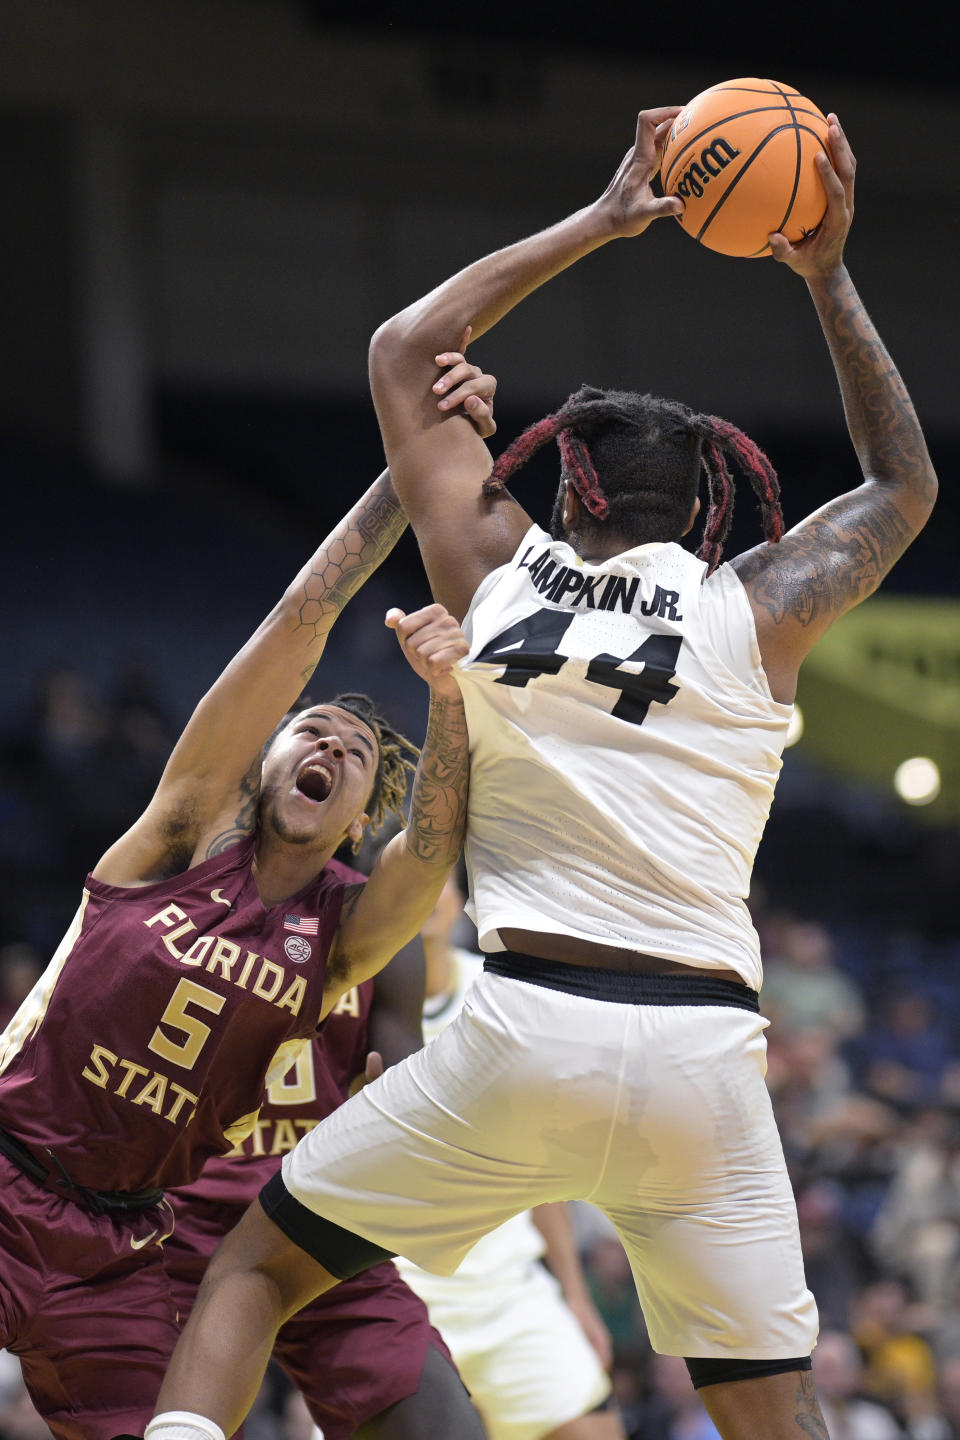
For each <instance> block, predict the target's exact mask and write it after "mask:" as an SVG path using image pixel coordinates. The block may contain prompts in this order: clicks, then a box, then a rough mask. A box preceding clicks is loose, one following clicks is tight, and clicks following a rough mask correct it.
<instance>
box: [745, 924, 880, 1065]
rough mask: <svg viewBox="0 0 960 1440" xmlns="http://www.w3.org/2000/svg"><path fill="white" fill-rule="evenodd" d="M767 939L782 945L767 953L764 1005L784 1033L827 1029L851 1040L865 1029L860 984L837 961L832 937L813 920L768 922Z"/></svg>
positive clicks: (765, 1012) (768, 1014) (767, 1013)
mask: <svg viewBox="0 0 960 1440" xmlns="http://www.w3.org/2000/svg"><path fill="white" fill-rule="evenodd" d="M765 939H766V942H767V943H768V944H769V943H770V942H771V941H772V940H775V941H776V942H777V943H778V946H779V948H778V949H777V950H774V951H772V952H769V953H764V956H763V991H762V993H761V996H760V1008H761V1010H762V1012H763V1014H764V1015H766V1016H767V1018H768V1019H769V1020H770V1021H771V1022H772V1023H773V1025H774V1026H775V1027H776V1028H777V1029H778V1030H779V1031H781V1032H788V1033H794V1032H796V1031H798V1030H806V1029H811V1028H812V1029H818V1030H826V1031H828V1032H829V1033H830V1034H831V1035H833V1036H834V1037H835V1038H836V1039H838V1040H849V1039H850V1037H851V1036H853V1035H857V1034H859V1033H860V1031H861V1030H862V1029H863V1025H864V1021H865V1019H866V1006H865V1004H864V1000H863V995H862V993H861V991H860V987H859V986H858V985H857V984H856V982H855V981H854V980H853V979H852V977H851V976H849V975H847V974H846V973H845V972H844V971H843V970H841V969H840V968H839V967H838V965H837V962H836V954H835V946H834V942H833V937H832V936H831V934H830V932H829V931H828V930H827V929H826V927H825V926H823V925H819V924H817V923H816V922H814V921H812V920H792V921H785V922H783V923H781V924H780V925H779V926H778V927H777V928H776V930H771V928H770V927H769V926H768V927H767V928H766V931H765Z"/></svg>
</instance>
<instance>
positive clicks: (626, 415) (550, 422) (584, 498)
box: [483, 385, 783, 572]
mask: <svg viewBox="0 0 960 1440" xmlns="http://www.w3.org/2000/svg"><path fill="white" fill-rule="evenodd" d="M553 439H556V440H557V443H558V445H559V447H560V459H561V485H560V490H559V492H558V495H557V500H556V504H555V505H554V511H553V518H552V520H551V527H550V528H551V531H552V533H553V535H554V538H556V539H560V538H562V514H563V495H564V483H563V482H566V481H568V480H569V481H570V483H571V484H572V485H573V488H574V490H575V491H576V493H577V495H578V496H579V498H580V500H581V502H582V504H583V506H584V508H585V510H586V511H587V513H588V515H589V516H590V519H589V520H588V521H585V524H587V525H595V526H602V527H604V528H607V527H609V528H610V529H612V530H614V531H616V533H617V534H620V535H623V537H624V538H625V539H626V540H627V541H628V542H629V543H630V544H631V545H642V544H646V543H647V542H649V541H654V540H660V541H669V540H677V539H679V537H680V536H681V535H682V534H683V532H684V530H685V528H686V526H687V524H688V523H689V520H690V513H691V511H692V509H693V504H694V500H695V499H696V495H697V488H698V485H699V476H700V470H701V468H702V469H703V471H704V473H705V474H706V477H707V488H708V500H709V503H708V509H707V518H706V523H705V525H704V531H703V539H702V541H701V544H700V548H699V550H698V551H697V554H698V556H699V558H700V559H701V560H705V561H706V563H707V567H708V572H710V571H713V570H714V569H716V567H717V565H719V563H720V560H721V558H722V555H723V543H724V541H725V540H726V538H727V535H728V534H729V532H730V522H731V520H732V519H733V501H734V485H733V478H732V476H731V473H730V468H729V465H728V463H727V462H728V459H730V458H732V459H733V460H734V461H735V462H736V464H737V466H738V467H739V468H740V470H742V471H743V473H744V474H745V475H746V476H747V478H748V479H749V481H750V484H751V486H752V487H753V490H754V493H755V494H756V496H757V498H758V500H759V502H760V511H761V521H762V525H763V533H764V535H765V536H766V538H767V539H768V540H769V541H777V540H779V539H780V537H781V535H782V534H783V515H782V513H781V510H780V485H779V482H778V480H777V475H776V471H775V470H774V468H773V466H772V465H771V464H770V461H769V460H768V459H767V457H766V455H765V454H764V453H763V451H762V450H761V449H760V447H759V446H758V445H756V444H754V442H753V441H752V440H751V439H750V438H749V437H748V436H747V435H744V433H743V431H742V430H738V429H737V427H736V426H735V425H731V424H730V422H729V421H727V420H721V419H719V418H718V417H717V416H716V415H698V414H697V413H696V412H695V411H693V410H691V409H690V408H689V407H688V406H686V405H682V404H680V402H679V401H676V400H664V399H661V398H660V397H658V396H655V395H636V394H632V393H631V392H629V391H623V390H595V389H593V388H592V387H591V386H589V385H584V386H582V387H581V388H580V389H579V390H577V391H576V392H575V393H574V394H573V395H571V396H569V398H568V399H567V400H566V401H565V402H564V404H563V405H562V406H561V407H560V409H559V410H558V411H556V413H555V414H553V415H547V416H546V417H545V418H544V419H543V420H538V421H537V423H536V424H535V425H531V426H530V428H529V429H528V430H525V431H524V432H523V434H522V435H519V436H518V437H517V438H516V440H514V441H513V443H512V444H511V445H508V446H507V448H506V450H504V452H503V454H502V455H501V456H500V458H499V459H498V460H497V463H496V464H495V465H494V467H493V472H492V474H491V475H490V477H489V479H488V480H486V481H485V482H484V487H483V488H484V491H485V493H486V494H493V493H495V492H496V491H497V490H500V489H502V487H503V484H504V482H505V481H506V480H508V479H509V477H510V476H511V475H513V474H514V472H515V471H517V470H519V469H520V467H521V466H522V465H525V464H526V462H527V461H528V460H529V459H530V457H531V456H532V455H534V454H536V452H537V451H538V450H539V449H541V447H542V446H543V445H545V444H546V443H547V441H548V440H553Z"/></svg>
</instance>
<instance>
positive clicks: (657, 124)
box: [598, 105, 683, 235]
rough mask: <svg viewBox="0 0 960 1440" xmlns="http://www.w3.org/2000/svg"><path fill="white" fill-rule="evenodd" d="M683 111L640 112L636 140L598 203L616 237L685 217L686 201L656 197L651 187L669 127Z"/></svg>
mask: <svg viewBox="0 0 960 1440" xmlns="http://www.w3.org/2000/svg"><path fill="white" fill-rule="evenodd" d="M682 109H683V106H682V105H661V106H660V107H659V108H658V109H655V110H641V111H640V114H639V115H638V116H637V134H636V139H635V140H634V143H633V145H632V146H631V148H630V149H629V150H628V151H627V153H626V155H625V156H624V157H623V159H622V160H621V162H620V168H619V169H618V171H617V173H616V174H615V175H614V177H613V179H612V180H611V181H610V184H609V185H608V186H607V188H606V190H604V192H603V194H602V195H601V197H600V200H599V201H598V205H599V207H600V209H601V210H604V211H605V212H607V216H608V220H609V223H610V225H611V227H612V230H613V233H614V234H616V235H641V234H642V233H643V231H644V230H646V228H647V226H648V225H649V224H650V223H651V222H652V221H654V220H660V219H662V218H663V217H664V216H665V215H682V213H683V201H682V200H681V199H680V198H679V196H677V195H662V196H661V195H654V193H653V187H652V186H651V184H650V182H651V180H652V179H653V177H654V175H655V174H656V173H657V169H658V168H659V165H660V157H661V155H662V154H663V147H664V145H665V144H666V140H667V136H668V135H669V133H670V126H671V125H672V124H673V122H674V120H675V119H676V118H677V116H678V115H679V114H680V111H681V110H682Z"/></svg>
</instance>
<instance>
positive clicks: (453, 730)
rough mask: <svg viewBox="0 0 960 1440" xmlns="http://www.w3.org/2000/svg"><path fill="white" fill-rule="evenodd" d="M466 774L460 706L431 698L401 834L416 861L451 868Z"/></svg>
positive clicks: (459, 841) (462, 818) (462, 819)
mask: <svg viewBox="0 0 960 1440" xmlns="http://www.w3.org/2000/svg"><path fill="white" fill-rule="evenodd" d="M469 774H470V749H469V744H468V740H467V718H466V715H465V714H464V709H463V702H462V701H461V700H459V699H445V698H442V697H440V696H437V695H432V696H431V698H430V716H429V719H428V721H427V736H426V739H425V741H424V744H423V750H422V751H421V753H420V763H419V764H418V766H417V773H416V777H415V779H414V782H413V794H412V795H411V797H410V818H409V820H408V822H407V831H406V834H407V846H408V848H409V849H410V850H411V851H412V853H413V854H414V855H416V857H417V859H418V860H423V861H426V863H427V864H431V865H441V864H444V865H452V864H453V862H454V861H455V860H456V858H457V856H458V855H459V854H460V848H461V846H462V845H463V835H464V830H465V829H466V823H467V781H468V778H469Z"/></svg>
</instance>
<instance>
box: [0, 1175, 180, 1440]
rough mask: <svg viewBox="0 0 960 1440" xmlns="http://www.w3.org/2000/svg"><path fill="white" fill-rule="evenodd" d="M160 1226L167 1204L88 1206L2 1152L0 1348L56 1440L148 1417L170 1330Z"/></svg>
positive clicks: (102, 1434)
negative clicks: (101, 1210)
mask: <svg viewBox="0 0 960 1440" xmlns="http://www.w3.org/2000/svg"><path fill="white" fill-rule="evenodd" d="M170 1226H171V1212H170V1207H169V1205H168V1204H167V1203H166V1202H165V1201H164V1202H162V1203H161V1204H160V1205H157V1206H154V1207H153V1208H152V1209H149V1210H137V1211H125V1212H124V1213H123V1214H120V1215H118V1214H117V1213H116V1212H113V1213H112V1214H107V1215H91V1214H90V1212H89V1211H87V1210H85V1209H84V1208H83V1207H82V1206H80V1205H78V1204H75V1203H74V1202H73V1201H72V1200H66V1199H62V1198H61V1197H60V1196H59V1195H56V1194H53V1193H51V1192H50V1191H47V1190H44V1189H42V1188H41V1187H40V1186H39V1185H38V1184H37V1183H36V1182H35V1181H33V1180H31V1179H29V1178H28V1177H27V1176H26V1175H24V1174H23V1172H22V1171H21V1170H19V1169H17V1167H16V1166H15V1165H13V1164H12V1163H11V1162H10V1161H9V1160H7V1159H6V1158H5V1157H4V1156H2V1155H0V1348H5V1349H8V1350H11V1351H12V1352H13V1353H14V1354H15V1355H17V1356H18V1357H19V1359H20V1362H21V1364H22V1366H23V1375H24V1380H25V1381H26V1384H27V1389H28V1390H29V1392H30V1398H31V1399H32V1400H33V1403H34V1405H35V1406H36V1408H37V1410H38V1411H39V1412H40V1414H41V1416H42V1417H43V1419H44V1420H45V1421H46V1423H47V1425H48V1426H49V1427H50V1429H51V1430H52V1431H53V1433H54V1435H56V1436H57V1437H58V1440H110V1437H111V1436H113V1435H118V1434H122V1433H126V1434H129V1435H139V1434H142V1433H143V1429H144V1426H145V1425H146V1424H147V1421H148V1420H149V1419H150V1416H151V1415H152V1414H153V1410H154V1400H155V1399H156V1396H157V1392H158V1391H159V1389H160V1383H161V1381H162V1380H163V1376H164V1374H165V1372H166V1369H167V1365H168V1363H169V1360H170V1355H171V1352H172V1351H173V1347H174V1345H175V1344H176V1340H177V1334H178V1330H177V1325H176V1311H175V1306H174V1302H173V1296H172V1293H171V1289H170V1282H169V1279H168V1277H167V1273H166V1270H165V1268H164V1265H163V1251H162V1250H161V1248H160V1245H159V1244H158V1243H157V1241H158V1240H159V1239H162V1238H163V1237H164V1236H165V1235H166V1234H167V1232H168V1231H169V1229H170Z"/></svg>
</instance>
